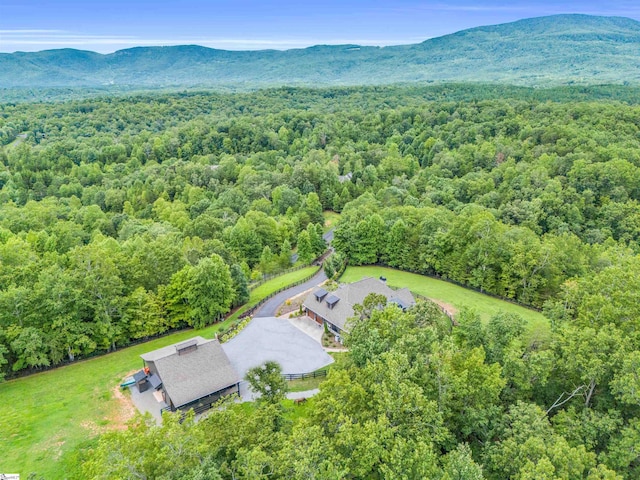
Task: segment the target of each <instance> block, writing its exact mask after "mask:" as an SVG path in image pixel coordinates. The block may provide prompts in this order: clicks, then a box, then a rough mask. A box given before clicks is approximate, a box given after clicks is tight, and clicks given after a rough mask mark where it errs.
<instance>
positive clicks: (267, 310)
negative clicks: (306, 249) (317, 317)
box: [253, 268, 327, 318]
mask: <svg viewBox="0 0 640 480" xmlns="http://www.w3.org/2000/svg"><path fill="white" fill-rule="evenodd" d="M326 279H327V276H326V275H325V274H324V269H323V268H321V269H320V271H319V272H318V273H316V274H315V275H314V276H313V277H312V278H311V279H310V280H307V281H306V282H304V283H302V284H300V285H297V286H295V287H291V288H287V289H286V290H283V291H282V292H280V293H279V294H277V295H276V296H274V297H271V298H270V299H269V300H267V301H266V302H265V303H264V304H263V305H262V307H260V308H259V309H258V311H256V313H255V314H254V315H253V316H254V318H257V317H275V316H276V312H277V311H278V307H279V306H280V305H282V304H283V303H284V301H285V300H286V299H288V298H291V297H293V296H295V295H298V294H299V293H302V292H304V291H305V290H309V289H310V288H313V287H315V286H316V285H318V284H320V283H322V282H324V281H325V280H326Z"/></svg>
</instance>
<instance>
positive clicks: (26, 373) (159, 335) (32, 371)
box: [5, 253, 326, 380]
mask: <svg viewBox="0 0 640 480" xmlns="http://www.w3.org/2000/svg"><path fill="white" fill-rule="evenodd" d="M324 255H326V253H325V254H323V255H322V256H320V257H318V259H316V260H314V264H316V262H317V261H318V260H319V259H321V258H323V257H324ZM320 265H322V263H320ZM308 266H309V265H301V266H299V267H295V268H294V269H291V271H297V270H302V269H303V268H307V267H308ZM321 268H322V266H320V267H319V268H318V269H317V270H316V271H315V272H314V273H313V274H311V275H309V276H307V277H305V278H304V279H302V280H299V281H297V282H295V283H294V284H289V285H287V286H285V287H282V288H281V289H279V290H278V291H277V292H274V293H272V294H271V295H269V296H268V297H266V298H265V299H263V300H261V301H260V302H259V303H258V304H256V305H255V306H253V307H251V309H249V310H247V311H246V312H244V313H242V314H240V315H239V316H238V320H240V319H243V318H246V317H247V316H248V315H251V314H253V313H254V312H255V310H256V309H257V308H258V307H260V306H262V305H263V304H264V303H265V302H266V301H267V300H269V299H270V298H271V297H273V296H274V295H277V294H278V293H280V292H282V291H283V290H286V289H287V288H291V287H295V286H298V285H300V284H301V283H304V282H306V281H309V280H310V279H312V278H313V277H314V276H315V275H317V274H318V272H319V271H320V269H321ZM285 273H288V272H285ZM280 275H284V273H282V274H279V275H276V276H280ZM236 311H237V309H234V310H231V311H230V312H228V313H227V314H226V315H224V316H223V317H222V318H221V319H216V321H215V322H213V323H220V322H221V321H224V320H226V319H227V318H229V317H230V316H231V315H233V314H234V313H235V312H236ZM248 312H250V313H248ZM187 330H194V328H193V327H190V326H186V325H185V326H180V327H174V328H170V329H168V330H166V331H164V332H162V333H156V334H154V335H149V336H147V337H142V338H136V339H133V340H130V341H128V342H127V343H126V344H121V345H118V346H116V348H113V349H110V350H95V351H93V352H91V353H89V354H86V355H82V356H81V357H80V356H79V358H77V359H75V358H74V359H73V360H69V359H65V360H62V361H61V362H60V363H56V364H54V365H50V366H42V367H40V368H25V369H20V370H18V371H17V372H8V373H7V374H6V375H5V378H6V379H7V380H13V379H16V378H22V377H28V376H30V375H33V374H36V373H42V372H47V371H49V370H55V369H57V368H60V367H64V366H67V365H72V364H76V363H80V362H82V361H85V360H90V359H92V358H95V357H101V356H103V355H107V354H109V353H114V352H117V351H119V350H122V349H124V348H129V347H133V346H135V345H139V344H141V343H146V342H150V341H152V340H157V339H159V338H162V337H166V336H168V335H172V334H174V333H179V332H184V331H187Z"/></svg>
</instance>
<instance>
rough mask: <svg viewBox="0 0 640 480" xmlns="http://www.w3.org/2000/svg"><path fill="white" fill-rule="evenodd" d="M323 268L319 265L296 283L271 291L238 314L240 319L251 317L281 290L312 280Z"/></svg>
mask: <svg viewBox="0 0 640 480" xmlns="http://www.w3.org/2000/svg"><path fill="white" fill-rule="evenodd" d="M321 269H322V267H319V268H318V269H317V270H316V271H315V272H313V273H312V274H311V275H307V276H306V277H304V278H303V279H301V280H298V281H297V282H295V283H290V284H289V285H285V286H284V287H282V288H279V289H278V290H276V291H275V292H272V293H270V294H269V295H268V296H266V297H265V298H263V299H262V300H260V301H259V302H258V303H256V304H255V305H254V306H252V307H251V308H249V309H248V310H246V311H244V312H242V313H241V314H240V315H238V320H240V319H243V318H246V317H249V316H251V315H253V314H254V313H255V312H256V311H257V310H258V309H259V308H260V307H261V306H262V305H264V304H265V303H266V302H267V300H269V299H271V298H273V297H275V296H276V295H278V294H279V293H281V292H284V291H285V290H288V289H290V288H292V287H297V286H298V285H301V284H303V283H305V282H308V281H309V280H311V279H312V278H313V277H315V276H316V275H317V274H318V272H319V271H320V270H321Z"/></svg>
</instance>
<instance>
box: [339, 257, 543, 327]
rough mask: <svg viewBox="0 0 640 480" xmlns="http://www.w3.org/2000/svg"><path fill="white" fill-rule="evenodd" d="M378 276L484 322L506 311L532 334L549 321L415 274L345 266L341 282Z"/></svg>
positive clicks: (537, 315)
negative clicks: (524, 323)
mask: <svg viewBox="0 0 640 480" xmlns="http://www.w3.org/2000/svg"><path fill="white" fill-rule="evenodd" d="M380 276H383V277H386V278H387V283H388V284H389V285H390V286H392V287H400V288H402V287H407V288H409V290H411V291H412V292H415V293H418V294H420V295H424V296H425V297H428V298H431V299H433V300H436V301H438V302H442V303H445V304H447V305H450V306H452V307H454V308H455V309H456V310H460V309H462V308H472V309H474V310H475V311H476V312H477V313H478V314H479V315H480V317H481V318H482V319H483V320H485V321H486V320H488V319H489V318H490V317H491V316H492V315H494V314H496V313H498V312H509V313H517V314H518V315H520V316H521V317H522V318H524V319H525V320H526V321H527V322H528V324H529V327H530V329H531V331H532V332H537V333H544V332H546V331H548V329H549V320H547V319H546V318H545V317H544V316H543V315H542V314H541V313H540V312H537V311H535V310H530V309H528V308H524V307H520V306H518V305H515V304H513V303H510V302H506V301H504V300H499V299H497V298H494V297H490V296H488V295H483V294H482V293H478V292H476V291H474V290H470V289H468V288H464V287H459V286H458V285H454V284H452V283H449V282H445V281H443V280H436V279H435V278H431V277H426V276H424V275H418V274H416V273H409V272H403V271H401V270H394V269H392V268H384V267H347V269H346V270H345V272H344V275H343V276H342V277H341V278H340V281H341V282H346V283H350V282H355V281H357V280H360V279H362V278H363V277H374V278H378V277H380Z"/></svg>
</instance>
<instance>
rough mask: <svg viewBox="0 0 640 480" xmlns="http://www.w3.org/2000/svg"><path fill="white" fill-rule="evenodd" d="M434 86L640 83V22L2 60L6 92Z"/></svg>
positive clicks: (594, 21) (575, 22)
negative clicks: (284, 46)
mask: <svg viewBox="0 0 640 480" xmlns="http://www.w3.org/2000/svg"><path fill="white" fill-rule="evenodd" d="M430 81H438V82H439V81H473V82H498V83H509V84H516V85H531V86H540V85H546V86H549V85H560V84H568V83H576V84H598V83H624V82H627V83H632V84H638V83H640V23H639V22H637V21H635V20H631V19H627V18H621V17H596V16H588V15H556V16H550V17H540V18H532V19H526V20H520V21H517V22H513V23H507V24H503V25H495V26H487V27H478V28H472V29H469V30H464V31H461V32H458V33H455V34H452V35H446V36H443V37H438V38H433V39H429V40H426V41H425V42H422V43H420V44H415V45H400V46H390V47H383V48H380V47H366V46H358V45H337V46H327V45H318V46H314V47H310V48H305V49H294V50H287V51H275V50H264V51H225V50H216V49H210V48H205V47H200V46H196V45H188V46H176V47H138V48H131V49H126V50H120V51H117V52H115V53H112V54H108V55H101V54H98V53H94V52H86V51H79V50H73V49H62V50H48V51H42V52H36V53H24V52H16V53H12V54H0V86H1V87H4V88H15V87H97V86H103V85H118V86H129V87H169V86H170V87H179V86H202V87H225V86H226V87H229V86H232V87H233V88H235V89H249V88H256V87H264V86H278V85H313V86H319V85H365V84H389V83H414V82H430Z"/></svg>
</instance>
